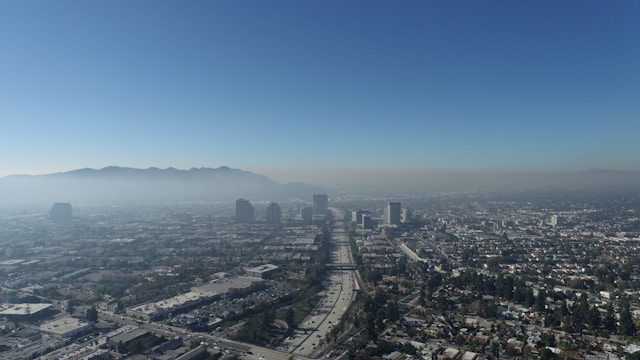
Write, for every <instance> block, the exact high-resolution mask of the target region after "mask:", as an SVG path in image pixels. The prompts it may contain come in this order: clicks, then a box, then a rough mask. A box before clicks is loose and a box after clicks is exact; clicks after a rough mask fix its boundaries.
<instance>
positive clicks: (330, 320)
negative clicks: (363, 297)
mask: <svg viewBox="0 0 640 360" xmlns="http://www.w3.org/2000/svg"><path fill="white" fill-rule="evenodd" d="M334 218H336V219H341V218H342V216H341V215H340V214H335V216H334ZM331 245H332V254H331V261H332V263H333V264H353V258H352V255H351V249H350V248H349V237H348V235H347V233H346V231H345V225H344V223H343V221H341V220H337V221H336V222H335V224H334V225H333V229H332V237H331ZM355 282H356V278H355V271H354V270H353V269H346V270H338V269H334V270H331V272H330V274H329V277H328V280H327V284H326V289H325V290H324V291H322V292H321V293H320V294H319V295H320V297H321V299H320V301H319V302H318V304H317V305H316V308H315V309H314V310H313V311H312V312H311V314H310V315H309V316H308V317H307V318H306V319H305V320H304V321H303V322H302V324H301V325H300V327H301V329H299V330H297V331H296V332H295V333H294V334H293V335H292V336H291V337H290V338H289V340H288V341H286V342H285V344H284V346H287V347H288V349H289V352H291V353H293V354H295V355H303V356H310V357H311V356H313V355H315V354H318V353H320V352H321V350H322V347H323V346H321V344H322V343H325V342H326V338H327V334H328V333H329V332H330V331H331V329H333V327H334V326H335V325H336V324H338V323H339V322H340V321H341V319H342V317H343V316H344V314H345V313H346V311H347V309H348V308H349V306H350V305H351V302H352V301H353V300H354V298H355V294H356V292H355Z"/></svg>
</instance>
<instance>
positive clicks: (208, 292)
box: [130, 276, 264, 315]
mask: <svg viewBox="0 0 640 360" xmlns="http://www.w3.org/2000/svg"><path fill="white" fill-rule="evenodd" d="M262 281H264V280H262V279H260V278H257V277H249V276H237V277H232V278H223V279H217V280H214V281H212V282H210V283H208V284H205V285H202V286H197V287H194V288H192V289H191V291H189V292H186V293H184V294H180V295H177V296H174V297H171V298H168V299H164V300H160V301H157V302H153V303H147V304H143V305H138V306H134V307H132V308H130V310H132V311H135V312H138V313H142V314H146V315H151V314H154V313H156V312H158V311H169V310H171V309H173V308H176V307H179V306H182V305H184V304H187V303H189V302H192V301H200V300H203V299H208V298H212V297H214V296H219V295H223V294H226V293H227V292H229V291H230V290H231V289H238V290H243V289H246V288H249V287H251V286H253V285H254V284H257V283H260V282H262Z"/></svg>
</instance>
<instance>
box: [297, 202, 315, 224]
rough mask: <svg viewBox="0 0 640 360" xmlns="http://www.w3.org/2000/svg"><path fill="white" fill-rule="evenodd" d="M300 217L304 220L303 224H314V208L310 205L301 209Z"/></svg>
mask: <svg viewBox="0 0 640 360" xmlns="http://www.w3.org/2000/svg"><path fill="white" fill-rule="evenodd" d="M300 219H301V220H302V225H311V224H313V208H312V207H310V206H309V207H304V208H302V209H300Z"/></svg>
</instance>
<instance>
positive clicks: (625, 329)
mask: <svg viewBox="0 0 640 360" xmlns="http://www.w3.org/2000/svg"><path fill="white" fill-rule="evenodd" d="M619 331H620V333H621V334H622V335H627V336H635V335H636V331H637V329H636V324H634V323H633V317H632V316H631V310H630V309H629V303H627V302H625V303H624V304H622V306H621V309H620V327H619Z"/></svg>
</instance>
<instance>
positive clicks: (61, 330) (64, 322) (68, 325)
mask: <svg viewBox="0 0 640 360" xmlns="http://www.w3.org/2000/svg"><path fill="white" fill-rule="evenodd" d="M87 325H88V324H87V323H86V322H84V321H82V320H80V319H76V318H72V317H63V318H59V319H56V320H52V321H49V322H46V323H44V324H42V325H40V330H41V331H43V332H47V333H50V334H56V335H64V334H66V333H68V332H70V331H74V330H78V329H81V328H83V327H85V326H87Z"/></svg>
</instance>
